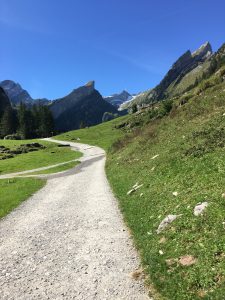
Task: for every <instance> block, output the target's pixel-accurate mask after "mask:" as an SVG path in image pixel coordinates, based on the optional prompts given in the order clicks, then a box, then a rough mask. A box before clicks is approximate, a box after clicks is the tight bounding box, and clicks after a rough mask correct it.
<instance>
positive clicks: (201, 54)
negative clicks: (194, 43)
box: [191, 42, 213, 59]
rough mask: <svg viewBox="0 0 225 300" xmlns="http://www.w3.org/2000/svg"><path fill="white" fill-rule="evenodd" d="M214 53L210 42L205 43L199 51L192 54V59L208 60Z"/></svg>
mask: <svg viewBox="0 0 225 300" xmlns="http://www.w3.org/2000/svg"><path fill="white" fill-rule="evenodd" d="M212 53H213V51H212V46H211V44H210V43H209V42H206V43H204V44H203V45H201V46H200V47H199V48H198V49H197V50H195V51H194V52H192V54H191V55H192V57H194V58H196V57H197V58H198V59H202V58H208V57H209V56H211V55H212Z"/></svg>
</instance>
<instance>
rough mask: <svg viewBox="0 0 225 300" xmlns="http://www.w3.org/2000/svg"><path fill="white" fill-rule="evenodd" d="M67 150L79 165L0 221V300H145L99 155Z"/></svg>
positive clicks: (134, 255) (54, 177)
mask: <svg viewBox="0 0 225 300" xmlns="http://www.w3.org/2000/svg"><path fill="white" fill-rule="evenodd" d="M57 143H58V141H57ZM66 143H67V142H66ZM71 146H73V147H75V148H76V149H79V150H80V151H81V152H83V153H84V156H83V157H82V158H80V159H79V160H81V161H82V163H81V164H80V165H79V166H78V167H77V168H75V169H72V170H70V171H66V172H63V173H61V174H58V175H49V180H48V182H47V185H46V186H45V187H44V188H43V189H41V190H40V191H39V192H38V193H36V194H35V195H34V196H33V197H31V198H30V199H29V200H27V201H25V202H24V203H23V204H22V205H20V206H19V207H18V208H17V209H15V210H14V211H13V212H12V213H10V214H9V215H8V216H7V217H5V218H3V219H2V220H1V221H0V299H1V300H3V299H15V300H19V299H24V300H32V299H78V300H79V299H84V300H86V299H99V300H100V299H101V300H103V299H110V300H113V299H118V300H122V299H127V300H144V299H149V298H148V296H147V291H146V290H145V288H144V285H143V281H142V280H139V281H137V280H134V279H133V278H132V276H131V273H132V272H134V271H135V270H137V269H138V268H139V263H140V262H139V259H138V257H137V253H136V251H135V249H134V248H133V245H132V239H131V237H130V236H129V234H128V232H127V229H126V227H125V225H124V224H123V221H122V217H121V214H120V212H119V210H118V207H117V202H116V200H115V198H114V197H113V195H112V193H111V191H110V188H109V185H108V182H107V179H106V176H105V172H104V165H105V154H104V152H103V150H102V149H100V148H97V147H89V146H87V145H83V144H75V143H71Z"/></svg>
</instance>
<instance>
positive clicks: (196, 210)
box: [194, 202, 208, 216]
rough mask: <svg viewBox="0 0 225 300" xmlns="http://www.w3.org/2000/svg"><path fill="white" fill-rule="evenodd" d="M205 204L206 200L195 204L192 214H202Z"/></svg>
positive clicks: (206, 203)
mask: <svg viewBox="0 0 225 300" xmlns="http://www.w3.org/2000/svg"><path fill="white" fill-rule="evenodd" d="M207 206H208V202H202V203H199V204H197V205H196V206H195V208H194V215H195V216H199V215H202V214H203V212H204V210H205V209H206V207H207Z"/></svg>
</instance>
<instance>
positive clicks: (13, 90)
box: [0, 80, 33, 105]
mask: <svg viewBox="0 0 225 300" xmlns="http://www.w3.org/2000/svg"><path fill="white" fill-rule="evenodd" d="M0 87H2V88H3V90H4V91H5V93H6V94H7V96H8V97H9V99H10V101H11V103H13V104H15V105H17V104H19V103H20V102H24V103H27V104H30V103H32V102H33V99H32V98H31V96H30V95H29V94H28V92H27V91H26V90H24V89H22V87H21V86H20V84H19V83H16V82H14V81H13V80H4V81H1V82H0Z"/></svg>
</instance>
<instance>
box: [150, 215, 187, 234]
mask: <svg viewBox="0 0 225 300" xmlns="http://www.w3.org/2000/svg"><path fill="white" fill-rule="evenodd" d="M179 216H181V215H168V216H166V217H165V219H163V220H162V222H161V223H160V224H159V227H158V229H157V230H156V232H157V234H159V233H160V232H162V231H163V230H164V229H165V228H166V227H167V226H168V225H169V224H171V223H172V222H173V221H174V220H176V218H177V217H179Z"/></svg>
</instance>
